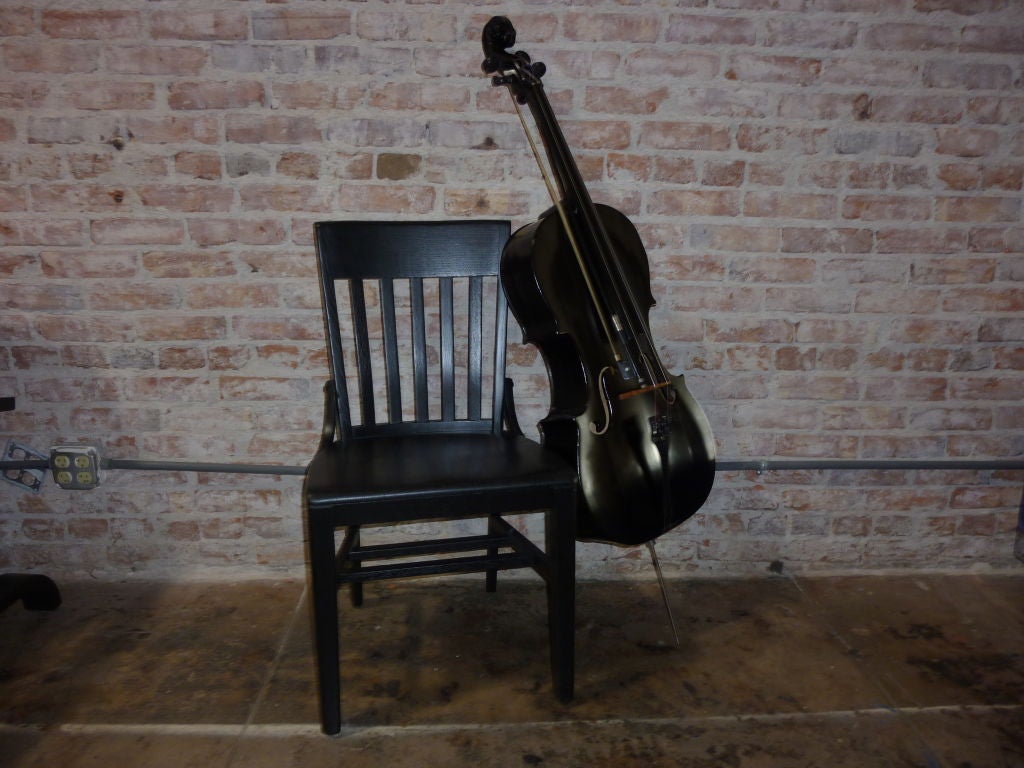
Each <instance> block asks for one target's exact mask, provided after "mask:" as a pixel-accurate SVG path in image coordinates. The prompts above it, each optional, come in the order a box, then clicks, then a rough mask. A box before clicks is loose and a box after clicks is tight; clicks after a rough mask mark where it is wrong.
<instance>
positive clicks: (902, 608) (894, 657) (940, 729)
mask: <svg viewBox="0 0 1024 768" xmlns="http://www.w3.org/2000/svg"><path fill="white" fill-rule="evenodd" d="M61 588H62V591H63V596H64V604H63V605H62V606H61V607H60V608H59V609H58V610H56V611H54V612H52V613H41V612H40V613H37V612H29V611H26V610H24V609H23V608H22V607H21V605H15V606H12V607H11V608H9V609H8V610H7V611H6V612H4V613H3V614H0V765H2V766H5V768H6V767H14V766H17V767H19V768H20V767H21V766H47V768H49V767H50V766H54V765H60V766H67V768H72V767H73V766H87V765H88V766H93V765H96V766H113V767H114V768H127V767H128V766H147V767H153V768H156V767H159V766H174V767H175V768H182V767H183V766H203V767H204V768H208V767H211V766H251V767H254V768H256V767H259V766H300V765H301V766H307V767H309V768H317V766H328V765H331V766H335V765H344V766H347V767H348V766H357V767H358V766H378V765H379V766H387V767H388V768H399V767H400V766H463V765H466V766H469V765H473V766H620V767H621V766H644V768H649V767H650V766H694V767H697V766H700V767H704V766H729V767H730V768H755V767H757V768H761V767H766V768H788V767H790V766H792V767H794V768H796V767H797V766H800V767H806V766H827V767H828V768H844V767H846V766H850V767H851V768H853V767H856V768H874V767H875V766H901V767H902V766H907V767H910V766H920V767H921V768H946V767H948V768H966V767H967V766H972V767H973V768H982V767H984V768H998V767H1000V766H1005V767H1006V768H1010V767H1011V766H1012V767H1013V768H1020V766H1024V574H1018V575H1008V576H977V575H974V576H971V575H956V576H952V575H943V576H938V575H920V576H903V577H884V578H882V577H851V578H821V579H803V578H789V577H772V578H764V579H761V580H743V581H707V580H702V581H687V582H677V583H673V584H671V585H670V597H671V601H672V603H673V606H674V610H675V614H676V621H677V624H678V627H679V633H680V637H681V643H680V645H679V646H678V647H677V646H675V645H674V643H673V641H672V635H671V629H670V627H669V625H668V623H667V621H666V619H665V613H664V609H663V607H662V604H661V598H660V595H659V593H658V590H657V586H656V585H655V584H652V583H608V582H600V583H589V582H588V583H583V584H580V586H579V589H578V598H579V604H578V621H577V634H576V640H577V653H578V657H577V696H576V699H575V701H574V702H573V703H572V704H569V705H562V704H559V703H558V702H557V701H556V700H555V699H554V697H553V696H552V695H551V691H550V679H549V676H548V667H547V641H546V628H545V623H544V596H543V587H542V584H541V582H539V581H533V580H524V581H506V582H504V583H499V590H498V593H497V594H487V593H485V592H484V589H483V582H482V579H481V580H480V582H479V583H477V582H476V581H461V580H460V581H447V582H422V581H421V582H413V583H408V582H407V583H405V584H403V585H401V586H397V587H388V586H381V585H376V586H373V587H368V588H367V596H366V604H365V605H364V606H363V607H362V608H360V609H358V610H354V609H347V605H348V603H347V601H345V602H343V603H342V606H343V608H344V609H346V610H345V611H344V615H345V617H346V619H347V620H348V621H347V623H346V624H345V626H344V628H343V633H342V643H343V650H342V666H343V674H344V682H343V686H344V695H343V709H344V713H345V719H346V726H345V728H344V729H343V732H342V734H341V736H340V737H337V738H328V737H325V736H323V735H321V734H320V732H319V729H318V726H317V722H316V688H315V683H314V671H313V660H312V654H311V644H310V626H309V615H308V605H307V599H306V595H305V591H304V584H302V583H299V582H278V583H269V582H248V583H237V584H226V585H225V584H182V583H159V584H156V583H148V584H140V583H124V584H108V583H77V584H61Z"/></svg>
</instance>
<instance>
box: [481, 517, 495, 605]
mask: <svg viewBox="0 0 1024 768" xmlns="http://www.w3.org/2000/svg"><path fill="white" fill-rule="evenodd" d="M497 519H498V518H497V517H496V516H495V515H491V516H489V517H488V518H487V535H488V536H495V535H497V534H498V529H497V525H496V523H497ZM497 554H498V547H496V546H493V547H488V548H487V556H488V557H494V556H495V555H497ZM484 584H485V588H486V590H487V591H488V592H497V591H498V570H497V569H496V568H492V569H491V570H489V571H487V575H486V577H485V581H484Z"/></svg>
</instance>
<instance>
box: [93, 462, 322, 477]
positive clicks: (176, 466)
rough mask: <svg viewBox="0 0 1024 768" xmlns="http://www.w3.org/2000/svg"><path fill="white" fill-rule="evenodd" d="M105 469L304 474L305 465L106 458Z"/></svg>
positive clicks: (234, 473)
mask: <svg viewBox="0 0 1024 768" xmlns="http://www.w3.org/2000/svg"><path fill="white" fill-rule="evenodd" d="M100 466H101V467H103V468H104V469H141V470H162V471H167V472H214V473H222V474H233V475H304V474H306V468H305V467H296V466H287V465H284V464H215V463H211V462H205V463H204V462H196V461H140V460H137V459H105V460H104V461H102V462H101V463H100Z"/></svg>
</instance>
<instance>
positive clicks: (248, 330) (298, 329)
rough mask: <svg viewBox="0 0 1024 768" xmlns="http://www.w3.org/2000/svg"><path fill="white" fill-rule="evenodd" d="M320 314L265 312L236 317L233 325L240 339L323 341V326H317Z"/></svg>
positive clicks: (233, 319) (232, 322)
mask: <svg viewBox="0 0 1024 768" xmlns="http://www.w3.org/2000/svg"><path fill="white" fill-rule="evenodd" d="M318 315H319V313H316V316H311V317H308V318H296V317H273V316H267V315H266V314H265V313H264V314H263V315H261V316H259V317H234V318H232V321H231V327H232V330H233V331H234V334H235V336H237V337H238V338H240V339H256V340H263V339H271V340H279V339H292V340H295V341H322V340H323V328H321V327H317V321H318V320H319V317H318Z"/></svg>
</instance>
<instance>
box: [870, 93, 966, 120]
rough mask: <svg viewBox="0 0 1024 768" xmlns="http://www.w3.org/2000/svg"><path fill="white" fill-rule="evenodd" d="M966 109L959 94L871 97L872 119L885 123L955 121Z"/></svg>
mask: <svg viewBox="0 0 1024 768" xmlns="http://www.w3.org/2000/svg"><path fill="white" fill-rule="evenodd" d="M965 111H966V103H965V102H964V100H963V99H962V98H960V97H959V96H907V95H906V94H901V95H899V96H876V97H875V98H873V99H871V107H870V116H871V119H872V120H873V121H876V122H881V123H887V122H898V123H929V124H936V123H957V122H959V121H960V119H961V118H962V117H963V115H964V112H965Z"/></svg>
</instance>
